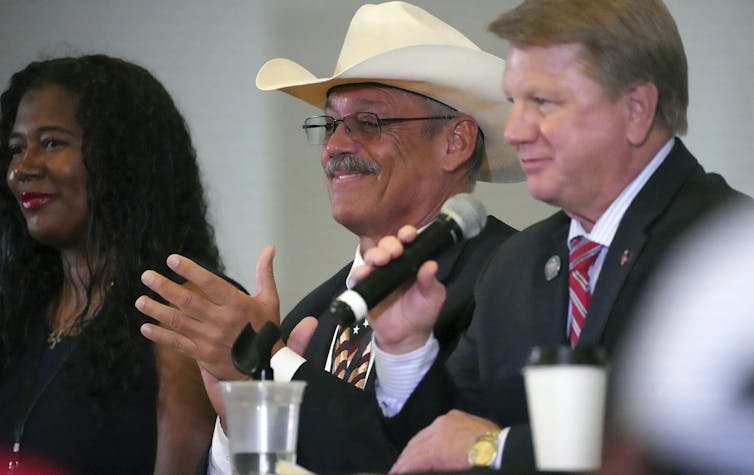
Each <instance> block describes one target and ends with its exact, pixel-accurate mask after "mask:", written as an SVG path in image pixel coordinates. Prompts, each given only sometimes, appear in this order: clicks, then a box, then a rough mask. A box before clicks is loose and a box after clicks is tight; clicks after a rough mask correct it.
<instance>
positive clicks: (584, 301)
mask: <svg viewBox="0 0 754 475" xmlns="http://www.w3.org/2000/svg"><path fill="white" fill-rule="evenodd" d="M599 253H600V245H599V244H597V243H596V242H592V241H590V240H588V239H586V238H584V237H582V236H579V237H575V238H573V239H572V240H571V255H570V257H569V259H568V294H569V298H570V301H571V328H570V331H569V332H568V333H569V335H568V337H569V339H570V340H571V346H572V347H575V346H576V343H577V342H578V341H579V336H581V329H582V328H584V322H585V321H586V314H587V312H588V310H589V302H590V300H591V297H592V289H591V287H590V285H589V268H590V267H591V266H592V264H594V261H595V260H596V259H597V256H598V255H599Z"/></svg>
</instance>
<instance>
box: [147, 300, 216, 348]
mask: <svg viewBox="0 0 754 475" xmlns="http://www.w3.org/2000/svg"><path fill="white" fill-rule="evenodd" d="M134 306H135V307H136V309H137V310H138V311H140V312H141V313H143V314H144V315H146V316H148V317H152V318H154V319H155V320H157V321H158V322H160V323H161V324H162V325H163V326H165V327H167V328H170V329H171V330H173V331H175V332H177V333H180V334H182V335H184V336H186V337H188V338H191V337H193V336H194V335H196V334H197V333H198V332H201V331H202V330H201V322H199V321H198V320H196V319H193V318H191V317H189V316H188V315H186V314H185V313H183V312H181V311H180V310H178V309H177V308H175V307H171V306H169V305H164V304H162V303H160V302H157V301H156V300H154V299H152V298H150V297H147V296H146V295H142V296H140V297H139V298H138V299H136V302H135V303H134Z"/></svg>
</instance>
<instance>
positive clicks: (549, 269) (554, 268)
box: [545, 256, 560, 282]
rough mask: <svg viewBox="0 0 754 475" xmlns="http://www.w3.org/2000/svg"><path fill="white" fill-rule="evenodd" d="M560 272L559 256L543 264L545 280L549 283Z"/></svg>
mask: <svg viewBox="0 0 754 475" xmlns="http://www.w3.org/2000/svg"><path fill="white" fill-rule="evenodd" d="M558 272H560V256H552V257H550V258H549V259H547V262H546V263H545V279H547V281H548V282H549V281H551V280H552V279H554V278H555V276H557V275H558Z"/></svg>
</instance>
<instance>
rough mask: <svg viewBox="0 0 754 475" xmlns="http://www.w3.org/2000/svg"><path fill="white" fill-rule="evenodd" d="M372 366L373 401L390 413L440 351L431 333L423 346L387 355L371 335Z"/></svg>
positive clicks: (396, 409) (408, 392) (404, 398)
mask: <svg viewBox="0 0 754 475" xmlns="http://www.w3.org/2000/svg"><path fill="white" fill-rule="evenodd" d="M372 352H373V353H374V368H375V371H376V372H377V382H376V393H377V402H378V403H379V405H380V409H381V410H382V414H383V415H384V416H386V417H392V416H394V415H396V414H398V413H399V412H400V410H401V409H402V408H403V405H404V404H405V403H406V401H407V400H408V398H409V396H411V393H413V392H414V389H415V388H416V386H417V385H418V384H419V381H421V380H422V378H423V377H424V375H425V374H426V373H427V371H429V368H430V367H431V366H432V363H434V361H435V358H436V357H437V354H438V353H439V352H440V344H439V343H438V342H437V338H435V337H434V335H432V336H430V337H429V339H428V340H427V342H426V343H425V344H424V346H421V347H419V348H417V349H416V350H414V351H412V352H410V353H404V354H402V355H391V354H388V353H385V352H383V351H381V350H380V348H379V346H378V345H377V343H376V342H375V341H374V338H373V339H372Z"/></svg>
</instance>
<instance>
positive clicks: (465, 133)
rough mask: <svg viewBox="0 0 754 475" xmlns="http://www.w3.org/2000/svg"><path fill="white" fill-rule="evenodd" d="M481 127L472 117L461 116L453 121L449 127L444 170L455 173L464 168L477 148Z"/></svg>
mask: <svg viewBox="0 0 754 475" xmlns="http://www.w3.org/2000/svg"><path fill="white" fill-rule="evenodd" d="M478 133H479V126H478V125H477V123H476V121H475V120H474V119H472V118H471V117H470V116H461V117H458V118H455V119H452V120H451V123H450V126H449V127H448V130H447V133H446V137H447V148H446V150H445V158H444V159H443V169H444V170H445V171H448V172H453V171H455V170H457V169H458V168H459V167H461V166H463V165H464V164H465V163H466V161H467V160H468V159H469V157H470V156H471V153H472V152H473V151H474V147H475V146H476V137H477V134H478Z"/></svg>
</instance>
